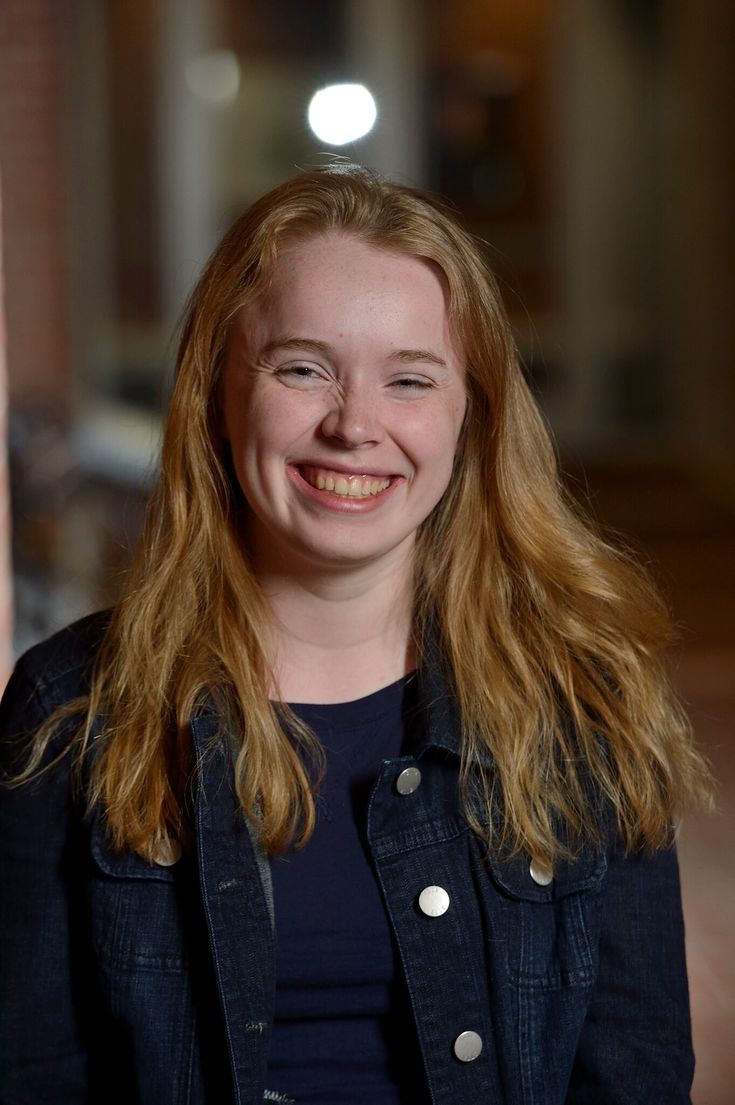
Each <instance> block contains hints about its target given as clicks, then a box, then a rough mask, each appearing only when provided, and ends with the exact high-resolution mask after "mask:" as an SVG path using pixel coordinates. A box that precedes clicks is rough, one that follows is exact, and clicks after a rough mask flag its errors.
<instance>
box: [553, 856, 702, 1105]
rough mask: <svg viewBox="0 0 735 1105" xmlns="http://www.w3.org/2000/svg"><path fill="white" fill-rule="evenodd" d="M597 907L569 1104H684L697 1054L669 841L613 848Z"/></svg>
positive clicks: (676, 878) (674, 862)
mask: <svg viewBox="0 0 735 1105" xmlns="http://www.w3.org/2000/svg"><path fill="white" fill-rule="evenodd" d="M602 909H603V918H602V930H601V939H600V946H599V970H598V976H597V983H596V987H595V991H594V994H593V997H592V1001H591V1004H590V1007H589V1010H588V1014H587V1018H586V1021H585V1024H584V1027H583V1031H582V1035H581V1038H580V1041H579V1048H578V1052H577V1056H576V1059H575V1064H574V1069H573V1074H572V1080H571V1083H570V1088H569V1093H568V1096H567V1105H688V1103H689V1102H690V1096H689V1091H690V1087H691V1082H692V1077H693V1073H694V1056H693V1053H692V1045H691V1026H690V1019H689V993H688V987H687V974H686V963H685V956H684V923H683V919H682V909H681V894H680V888H679V871H678V864H677V859H676V853H675V850H674V848H673V847H671V848H669V849H666V850H664V851H661V852H658V853H656V854H655V855H632V856H624V855H623V854H622V853H621V852H619V851H616V852H615V853H614V854H613V856H612V858H611V861H610V865H609V871H608V887H607V894H606V896H605V898H604V900H603V903H602Z"/></svg>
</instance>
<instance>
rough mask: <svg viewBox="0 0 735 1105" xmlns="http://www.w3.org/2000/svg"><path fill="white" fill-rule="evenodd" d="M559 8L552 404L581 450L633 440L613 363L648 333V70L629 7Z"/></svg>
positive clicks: (635, 357) (565, 440)
mask: <svg viewBox="0 0 735 1105" xmlns="http://www.w3.org/2000/svg"><path fill="white" fill-rule="evenodd" d="M556 12H557V18H556V20H555V24H554V25H555V38H554V41H553V42H552V43H551V49H550V60H551V71H552V81H551V87H552V88H553V90H554V92H555V96H554V98H553V101H552V102H551V103H550V105H549V110H550V113H551V115H552V119H551V125H550V130H551V134H552V135H553V136H554V141H553V143H552V146H551V151H550V152H551V157H552V158H553V163H554V186H555V191H556V207H557V215H558V220H557V225H558V230H557V241H556V250H555V252H556V269H557V273H558V302H559V308H560V315H561V326H560V340H561V344H562V356H563V365H564V376H563V379H562V381H561V385H560V388H559V392H558V395H556V396H550V402H549V413H550V416H551V418H552V421H553V423H554V426H555V429H556V432H557V436H558V438H559V441H560V443H561V445H562V446H563V447H564V448H565V449H569V450H571V451H572V452H573V453H579V454H581V456H582V458H583V459H585V458H586V457H594V456H595V455H598V454H599V455H602V456H605V455H606V454H607V453H609V452H610V451H613V450H614V451H615V452H618V451H620V450H621V448H625V447H627V448H629V447H630V446H631V444H632V440H631V437H630V434H629V433H628V428H627V427H625V426H624V425H622V424H621V420H620V414H619V409H618V408H619V403H618V389H619V388H620V386H621V381H620V379H619V371H620V368H619V366H621V365H625V364H629V363H631V362H633V363H635V362H636V361H643V360H644V356H642V351H645V348H646V344H647V342H650V335H649V334H648V332H647V330H648V328H649V326H650V322H649V316H650V314H651V313H652V311H653V310H655V306H654V302H653V301H655V296H656V289H655V287H652V284H654V281H653V280H652V279H650V274H649V271H648V270H649V258H650V255H651V254H652V253H654V252H655V245H654V244H653V241H652V239H653V238H654V237H655V232H654V228H653V227H652V226H651V219H650V217H647V214H648V212H647V207H650V206H651V204H650V203H649V195H650V193H651V192H652V190H653V183H652V180H651V174H650V166H651V161H652V160H654V159H655V151H652V150H651V149H650V135H649V134H648V133H647V131H646V127H647V124H648V120H647V112H646V111H645V110H643V107H644V105H645V106H646V107H647V108H649V109H650V104H646V100H647V99H650V97H651V88H650V87H649V86H650V84H651V83H652V75H651V72H650V70H651V61H650V59H647V58H645V56H643V55H642V53H641V51H639V50H638V49H636V43H635V41H634V33H633V31H634V27H635V22H634V20H633V19H632V14H631V13H630V12H628V14H627V15H626V10H625V8H624V6H622V5H620V4H618V3H611V2H610V0H604V2H598V3H591V4H587V3H579V2H578V0H562V2H561V3H560V4H559V5H558V8H557V9H556ZM643 368H644V370H645V364H644V365H643Z"/></svg>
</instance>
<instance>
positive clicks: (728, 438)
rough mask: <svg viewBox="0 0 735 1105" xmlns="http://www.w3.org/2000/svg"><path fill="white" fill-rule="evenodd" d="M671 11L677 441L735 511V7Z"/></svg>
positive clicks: (723, 3)
mask: <svg viewBox="0 0 735 1105" xmlns="http://www.w3.org/2000/svg"><path fill="white" fill-rule="evenodd" d="M666 11H667V14H668V34H669V37H670V50H669V56H670V64H671V72H670V84H671V88H672V115H673V118H674V119H675V121H676V123H675V130H674V140H675V141H674V147H673V149H672V161H671V165H670V170H671V174H672V185H673V187H672V193H673V203H672V205H671V208H670V214H669V222H670V226H669V240H670V265H669V273H670V277H669V279H670V294H671V310H670V315H671V323H672V328H671V362H672V364H673V366H674V371H675V376H676V379H675V387H676V396H677V436H678V440H679V442H680V446H681V451H682V453H683V455H684V458H685V459H687V460H688V461H689V463H690V465H692V466H693V467H694V468H696V469H699V470H700V471H702V472H705V473H708V474H711V476H712V477H713V478H714V479H716V480H718V481H722V482H723V485H724V486H727V487H729V493H730V495H731V497H732V502H733V503H735V357H734V356H733V350H735V311H734V310H733V305H734V304H735V126H734V125H733V105H735V66H733V57H734V56H735V4H732V3H729V2H727V0H700V2H699V3H696V4H692V3H691V2H690V0H672V3H671V4H669V5H667V6H666Z"/></svg>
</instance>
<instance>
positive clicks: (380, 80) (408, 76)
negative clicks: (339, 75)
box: [345, 0, 427, 187]
mask: <svg viewBox="0 0 735 1105" xmlns="http://www.w3.org/2000/svg"><path fill="white" fill-rule="evenodd" d="M425 21H426V14H425V11H424V7H423V5H422V4H420V3H419V2H418V0H346V3H345V26H346V39H345V52H346V60H347V65H348V67H349V70H350V73H351V79H354V80H357V81H360V82H361V83H362V84H364V85H366V87H367V88H369V89H370V91H371V92H372V93H373V95H374V96H375V99H376V101H377V105H378V121H377V124H376V126H375V128H374V129H373V131H372V132H371V133H370V134H369V135H368V136H367V137H366V138H364V139H362V140H361V141H360V143H359V146H358V149H357V151H356V156H358V157H359V159H360V160H361V161H362V162H364V163H365V164H366V165H369V166H370V167H371V168H372V169H377V171H378V172H380V173H384V174H385V175H386V176H389V177H392V178H394V179H400V180H402V181H404V182H405V183H407V184H412V185H414V186H417V187H421V186H423V185H425V184H426V177H427V152H426V130H427V128H426V123H425V119H424V110H423V102H422V96H423V95H424V88H425V79H424V68H425V52H426V47H425V43H424V41H423V38H422V34H423V27H424V24H425ZM352 74H354V76H352Z"/></svg>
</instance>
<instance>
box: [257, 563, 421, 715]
mask: <svg viewBox="0 0 735 1105" xmlns="http://www.w3.org/2000/svg"><path fill="white" fill-rule="evenodd" d="M258 578H259V581H260V584H261V586H262V588H263V591H264V593H265V595H266V597H267V599H268V601H269V603H270V606H271V609H272V611H273V613H274V615H275V618H274V621H275V631H276V657H275V664H274V683H275V687H274V694H275V696H276V697H278V698H280V699H281V700H282V701H286V702H316V703H330V702H348V701H350V700H351V699H356V698H361V697H363V696H364V695H367V694H371V693H372V692H373V691H376V690H379V689H380V688H381V687H385V686H388V685H389V684H390V683H393V682H395V680H396V679H400V677H401V676H402V675H406V674H407V673H408V672H410V671H412V670H413V667H414V657H413V649H412V643H411V606H412V602H411V593H412V592H411V563H410V562H405V561H402V560H400V559H397V560H396V562H395V563H387V564H386V563H383V564H380V565H369V566H366V567H365V566H364V567H360V568H354V569H350V570H349V571H348V570H342V571H340V572H335V571H327V570H311V571H304V572H302V573H299V574H297V575H295V574H294V573H293V572H292V571H291V572H289V573H288V574H286V573H280V572H279V570H278V567H277V566H275V567H274V566H270V567H269V568H267V569H264V570H262V571H259V572H258Z"/></svg>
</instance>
